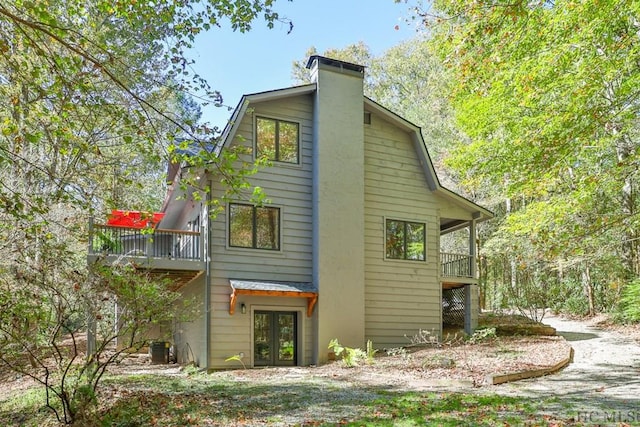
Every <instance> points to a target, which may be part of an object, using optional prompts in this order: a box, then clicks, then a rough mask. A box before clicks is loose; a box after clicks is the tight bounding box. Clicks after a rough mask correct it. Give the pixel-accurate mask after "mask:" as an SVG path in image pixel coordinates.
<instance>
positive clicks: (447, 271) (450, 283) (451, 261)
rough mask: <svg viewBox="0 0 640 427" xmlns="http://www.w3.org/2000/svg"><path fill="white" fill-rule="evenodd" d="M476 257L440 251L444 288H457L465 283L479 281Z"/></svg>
mask: <svg viewBox="0 0 640 427" xmlns="http://www.w3.org/2000/svg"><path fill="white" fill-rule="evenodd" d="M474 262H475V260H474V257H473V256H472V255H466V254H452V253H447V252H440V276H441V278H442V282H443V288H445V289H447V288H455V287H459V286H461V285H463V284H468V283H477V278H476V277H475V269H474V268H473V267H474V264H473V263H474Z"/></svg>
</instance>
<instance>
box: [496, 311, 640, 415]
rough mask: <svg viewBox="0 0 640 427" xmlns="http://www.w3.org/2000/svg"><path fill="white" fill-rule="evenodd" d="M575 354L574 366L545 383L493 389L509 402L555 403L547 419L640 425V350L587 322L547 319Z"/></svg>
mask: <svg viewBox="0 0 640 427" xmlns="http://www.w3.org/2000/svg"><path fill="white" fill-rule="evenodd" d="M543 323H546V324H548V325H550V326H553V327H554V328H556V330H557V332H558V334H560V335H562V336H564V337H565V339H566V340H567V341H569V342H570V344H571V346H572V347H573V349H574V351H575V355H574V362H573V363H572V364H570V365H569V366H568V367H566V368H565V369H564V370H562V371H561V372H559V373H557V374H554V375H550V376H547V377H543V378H537V379H530V380H522V381H516V382H513V383H508V384H503V385H500V386H494V387H492V389H491V391H493V392H496V393H500V394H508V395H512V396H530V397H532V398H535V397H544V398H548V397H550V396H555V397H557V399H556V402H557V403H556V404H554V406H553V407H548V408H545V413H547V414H550V415H556V416H558V415H565V416H566V415H568V416H571V417H574V419H575V420H576V421H581V422H584V423H586V424H588V425H593V424H596V425H625V423H628V424H632V425H640V345H639V343H638V342H636V341H635V340H634V339H633V338H631V337H626V336H623V335H621V334H620V333H618V332H614V331H607V330H603V329H599V328H597V327H595V326H591V325H590V324H589V323H588V322H582V321H572V320H566V319H563V318H559V317H549V316H547V317H545V318H544V320H543Z"/></svg>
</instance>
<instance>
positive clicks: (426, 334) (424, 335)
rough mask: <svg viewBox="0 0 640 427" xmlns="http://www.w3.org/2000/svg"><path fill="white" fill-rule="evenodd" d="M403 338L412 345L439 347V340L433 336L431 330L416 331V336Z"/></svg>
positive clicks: (435, 335)
mask: <svg viewBox="0 0 640 427" xmlns="http://www.w3.org/2000/svg"><path fill="white" fill-rule="evenodd" d="M405 338H407V339H408V340H409V341H410V342H411V344H413V345H431V346H435V347H437V346H439V345H440V338H439V337H438V335H437V334H434V331H433V330H432V331H428V330H426V329H418V332H417V333H416V334H414V335H413V336H411V337H409V336H406V335H405Z"/></svg>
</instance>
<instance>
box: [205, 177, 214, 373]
mask: <svg viewBox="0 0 640 427" xmlns="http://www.w3.org/2000/svg"><path fill="white" fill-rule="evenodd" d="M208 185H209V191H208V192H207V197H206V203H205V205H204V215H203V219H204V218H206V221H202V224H203V225H204V226H205V227H206V230H205V231H206V232H205V239H204V240H205V241H204V249H203V255H204V262H205V277H204V313H205V315H204V354H205V356H204V357H205V362H204V369H206V370H209V354H210V353H211V340H210V337H211V255H210V250H211V218H209V206H210V205H211V191H212V189H213V181H211V180H208Z"/></svg>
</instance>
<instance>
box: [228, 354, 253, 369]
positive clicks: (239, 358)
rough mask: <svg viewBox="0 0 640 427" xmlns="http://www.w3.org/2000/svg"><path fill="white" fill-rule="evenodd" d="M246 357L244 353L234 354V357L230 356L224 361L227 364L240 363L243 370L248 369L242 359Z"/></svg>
mask: <svg viewBox="0 0 640 427" xmlns="http://www.w3.org/2000/svg"><path fill="white" fill-rule="evenodd" d="M243 357H244V354H243V353H238V354H234V355H233V356H229V357H227V358H226V359H224V361H225V362H234V361H235V362H240V364H241V365H242V369H247V365H245V364H244V361H243V360H242V358H243Z"/></svg>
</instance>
